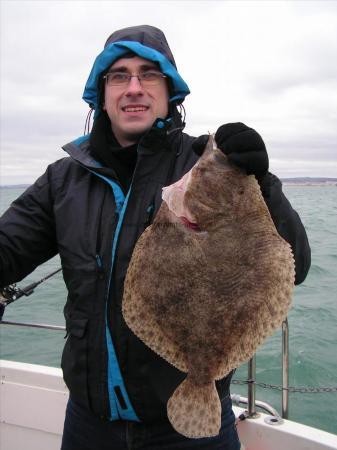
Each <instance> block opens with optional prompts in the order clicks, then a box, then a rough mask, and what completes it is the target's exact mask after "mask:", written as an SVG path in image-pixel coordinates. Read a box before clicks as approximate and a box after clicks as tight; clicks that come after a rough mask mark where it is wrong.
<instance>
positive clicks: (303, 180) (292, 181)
mask: <svg viewBox="0 0 337 450" xmlns="http://www.w3.org/2000/svg"><path fill="white" fill-rule="evenodd" d="M280 180H281V181H282V183H283V185H284V186H337V178H324V177H293V178H280ZM29 186H31V184H4V185H2V186H1V185H0V189H21V188H22V189H24V188H27V187H29Z"/></svg>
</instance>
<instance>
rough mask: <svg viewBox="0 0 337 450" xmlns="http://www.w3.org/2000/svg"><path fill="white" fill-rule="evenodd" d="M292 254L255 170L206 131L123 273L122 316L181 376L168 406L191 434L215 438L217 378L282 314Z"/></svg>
mask: <svg viewBox="0 0 337 450" xmlns="http://www.w3.org/2000/svg"><path fill="white" fill-rule="evenodd" d="M294 278H295V270H294V259H293V255H292V251H291V248H290V245H289V244H288V243H287V242H286V241H285V240H284V239H282V238H281V237H280V235H279V234H278V232H277V230H276V228H275V226H274V223H273V221H272V219H271V216H270V214H269V211H268V208H267V206H266V204H265V202H264V199H263V197H262V194H261V191H260V187H259V185H258V183H257V181H256V179H255V177H254V176H253V175H250V176H248V175H246V174H245V173H243V171H241V170H240V169H239V168H237V167H235V166H233V165H231V164H230V163H229V162H228V159H227V157H226V156H225V155H224V154H223V153H222V152H221V151H220V150H219V149H217V148H216V146H215V141H214V138H213V137H212V136H210V137H209V140H208V143H207V146H206V149H205V151H204V153H203V155H202V157H201V158H200V159H199V161H198V162H197V163H196V164H195V166H194V167H193V168H192V169H191V170H190V171H189V172H188V173H187V174H185V175H184V176H183V177H182V178H181V179H180V180H179V181H177V182H176V183H174V184H172V185H170V186H167V187H165V188H164V189H163V202H162V205H161V207H160V209H159V211H158V214H157V215H156V217H155V220H154V222H153V224H152V225H150V226H149V227H148V228H147V229H146V230H145V231H144V233H143V234H142V235H141V237H140V238H139V240H138V242H137V244H136V246H135V249H134V252H133V255H132V259H131V262H130V265H129V268H128V272H127V276H126V279H125V287H124V297H123V315H124V319H125V321H126V323H127V325H128V326H129V327H130V329H131V330H132V331H133V332H134V333H135V334H136V336H137V337H139V338H140V339H141V340H142V341H143V342H144V343H145V344H146V345H147V346H149V347H150V348H151V349H152V350H153V351H154V352H156V353H157V354H158V355H160V356H161V357H163V358H165V359H166V360H167V361H168V362H169V363H170V364H172V365H173V366H175V367H176V368H177V369H179V370H180V371H182V372H185V373H186V374H187V376H186V378H185V379H184V381H183V382H182V383H181V384H180V385H179V386H178V387H177V388H176V390H175V391H174V392H173V394H172V395H171V397H170V398H169V400H168V403H167V415H168V418H169V420H170V422H171V424H172V426H173V427H174V428H175V429H176V431H178V432H179V433H181V434H182V435H184V436H186V437H189V438H201V437H210V436H216V435H217V434H218V433H219V430H220V426H221V403H220V399H219V395H218V392H217V389H216V385H215V380H219V379H221V378H223V377H224V376H226V375H227V374H228V373H229V372H230V371H231V370H232V369H234V368H236V367H238V366H239V365H240V364H242V363H243V362H245V361H247V360H248V359H250V358H251V357H252V356H253V354H254V353H255V352H256V350H257V348H258V346H259V345H261V344H262V343H263V342H264V341H265V339H266V338H267V337H268V336H269V335H271V334H272V333H273V332H274V331H275V330H276V329H277V328H278V327H280V325H281V323H282V321H283V320H284V319H285V317H286V316H287V312H288V310H289V307H290V305H291V298H292V291H293V287H294Z"/></svg>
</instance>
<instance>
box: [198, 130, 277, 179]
mask: <svg viewBox="0 0 337 450" xmlns="http://www.w3.org/2000/svg"><path fill="white" fill-rule="evenodd" d="M208 138H209V136H208V135H206V134H204V135H202V136H200V137H198V138H197V139H196V140H195V141H194V143H193V145H192V148H193V150H194V152H195V153H197V154H198V155H199V156H200V155H202V153H203V151H204V149H205V147H206V144H207V140H208ZM215 141H216V143H217V146H218V148H219V149H220V150H221V151H222V152H223V153H224V154H225V155H227V156H228V159H229V161H230V162H232V163H233V164H235V165H237V166H238V167H240V168H241V169H244V170H245V171H246V172H247V175H256V177H257V178H261V177H263V176H264V175H265V174H266V173H267V171H268V167H269V160H268V154H267V150H266V146H265V145H264V142H263V140H262V138H261V136H260V135H259V134H258V133H257V132H256V131H255V130H253V128H249V127H247V126H246V125H244V124H243V123H240V122H237V123H228V124H226V125H222V126H221V127H219V128H218V130H217V132H216V133H215Z"/></svg>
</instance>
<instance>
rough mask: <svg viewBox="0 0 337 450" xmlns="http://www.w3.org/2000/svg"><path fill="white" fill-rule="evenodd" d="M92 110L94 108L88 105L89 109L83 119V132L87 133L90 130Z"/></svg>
mask: <svg viewBox="0 0 337 450" xmlns="http://www.w3.org/2000/svg"><path fill="white" fill-rule="evenodd" d="M93 111H94V108H92V107H90V110H89V112H88V114H87V118H86V120H85V125H84V133H83V134H89V132H90V122H91V116H92V113H93Z"/></svg>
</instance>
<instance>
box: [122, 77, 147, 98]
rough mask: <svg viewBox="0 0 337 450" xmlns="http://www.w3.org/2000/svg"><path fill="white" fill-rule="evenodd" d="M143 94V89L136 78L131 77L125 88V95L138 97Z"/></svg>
mask: <svg viewBox="0 0 337 450" xmlns="http://www.w3.org/2000/svg"><path fill="white" fill-rule="evenodd" d="M143 92H144V89H143V86H142V84H141V82H140V81H139V79H138V77H136V76H133V77H131V78H130V81H129V84H128V85H127V88H126V95H139V94H143Z"/></svg>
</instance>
